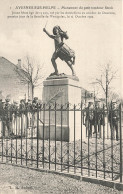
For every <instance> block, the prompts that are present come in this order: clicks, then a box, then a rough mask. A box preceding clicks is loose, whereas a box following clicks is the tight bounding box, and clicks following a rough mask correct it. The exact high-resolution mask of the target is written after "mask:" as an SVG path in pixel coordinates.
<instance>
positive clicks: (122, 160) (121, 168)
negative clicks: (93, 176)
mask: <svg viewBox="0 0 123 194" xmlns="http://www.w3.org/2000/svg"><path fill="white" fill-rule="evenodd" d="M119 110H120V182H122V175H123V164H122V163H123V158H122V104H120V106H119Z"/></svg>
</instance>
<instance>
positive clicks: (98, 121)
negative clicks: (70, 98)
mask: <svg viewBox="0 0 123 194" xmlns="http://www.w3.org/2000/svg"><path fill="white" fill-rule="evenodd" d="M106 123H107V125H108V123H109V126H110V134H111V138H112V139H114V134H115V133H116V140H117V141H118V123H119V109H118V105H117V103H116V102H111V104H110V106H109V107H108V108H104V107H101V106H100V103H99V102H95V103H93V102H89V103H88V107H86V108H85V126H86V129H87V131H88V136H89V137H92V135H93V134H99V137H101V129H102V128H103V126H105V128H106V127H107V125H106ZM93 128H94V130H92V129H93Z"/></svg>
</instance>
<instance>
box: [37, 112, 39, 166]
mask: <svg viewBox="0 0 123 194" xmlns="http://www.w3.org/2000/svg"><path fill="white" fill-rule="evenodd" d="M38 147H39V109H38V108H37V168H38V155H39V154H38V150H39V149H38Z"/></svg>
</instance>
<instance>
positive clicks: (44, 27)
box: [44, 20, 48, 29]
mask: <svg viewBox="0 0 123 194" xmlns="http://www.w3.org/2000/svg"><path fill="white" fill-rule="evenodd" d="M47 23H48V20H47V21H46V24H45V27H44V28H45V29H46V26H47Z"/></svg>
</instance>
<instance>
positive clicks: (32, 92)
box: [32, 85, 34, 100]
mask: <svg viewBox="0 0 123 194" xmlns="http://www.w3.org/2000/svg"><path fill="white" fill-rule="evenodd" d="M33 98H34V85H32V100H33Z"/></svg>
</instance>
